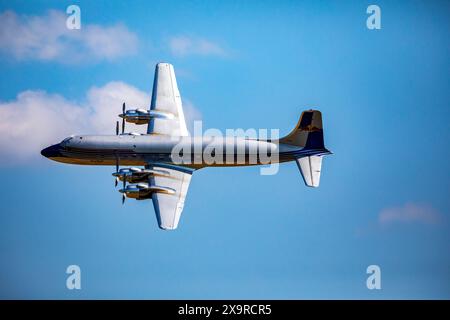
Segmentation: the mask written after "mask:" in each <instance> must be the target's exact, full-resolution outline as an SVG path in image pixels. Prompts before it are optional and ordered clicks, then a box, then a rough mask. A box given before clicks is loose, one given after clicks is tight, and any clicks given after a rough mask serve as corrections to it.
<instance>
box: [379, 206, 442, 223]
mask: <svg viewBox="0 0 450 320" xmlns="http://www.w3.org/2000/svg"><path fill="white" fill-rule="evenodd" d="M441 219H442V216H441V214H440V213H439V212H438V211H437V210H436V209H434V208H433V207H432V206H430V205H428V204H419V203H406V204H405V205H403V206H397V207H389V208H385V209H383V210H381V212H380V213H379V215H378V223H379V224H380V225H381V226H388V225H392V224H395V223H422V224H437V223H439V222H440V221H441Z"/></svg>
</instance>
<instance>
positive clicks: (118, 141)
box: [41, 63, 331, 230]
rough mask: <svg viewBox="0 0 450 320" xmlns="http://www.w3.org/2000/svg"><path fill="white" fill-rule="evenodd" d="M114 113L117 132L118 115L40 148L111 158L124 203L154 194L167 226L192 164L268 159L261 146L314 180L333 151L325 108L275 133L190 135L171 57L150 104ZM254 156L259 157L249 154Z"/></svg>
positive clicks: (76, 158)
mask: <svg viewBox="0 0 450 320" xmlns="http://www.w3.org/2000/svg"><path fill="white" fill-rule="evenodd" d="M119 117H121V118H122V130H121V131H122V132H121V133H120V134H119V122H117V123H116V135H79V136H71V137H68V138H66V139H64V140H63V141H62V142H61V143H58V144H55V145H52V146H50V147H48V148H45V149H43V150H42V151H41V154H42V155H43V156H45V157H47V158H49V159H52V160H54V161H58V162H63V163H72V164H84V165H115V166H116V172H114V173H113V176H115V177H116V186H117V183H118V182H119V181H121V182H122V183H123V187H122V189H120V190H119V191H120V192H121V193H122V202H123V201H125V197H129V198H135V199H137V200H143V199H152V200H153V206H154V208H155V213H156V217H157V220H158V225H159V227H160V228H161V229H165V230H173V229H176V228H177V226H178V221H179V219H180V215H181V212H182V210H183V207H184V201H185V198H186V194H187V190H188V187H189V182H190V181H191V176H192V173H193V172H194V171H195V170H196V169H200V168H203V167H207V166H245V165H255V164H267V162H264V161H263V160H262V157H261V156H260V154H255V152H256V153H258V152H260V151H261V150H266V152H267V154H272V155H273V154H275V153H276V154H277V155H278V156H277V157H270V162H271V163H273V162H277V163H278V162H287V161H296V162H297V165H298V167H299V169H300V171H301V173H302V176H303V179H304V182H305V184H306V185H307V186H310V187H318V186H319V181H320V172H321V167H322V156H324V155H327V154H330V153H331V152H330V151H328V150H327V149H326V148H325V146H324V141H323V129H322V115H321V113H320V111H316V110H309V111H304V112H303V113H302V115H301V117H300V120H299V122H298V123H297V126H296V127H295V128H294V130H293V131H292V132H291V133H290V134H288V135H287V136H286V137H284V138H281V139H278V140H268V139H266V140H259V139H249V138H239V137H234V138H229V137H227V138H211V137H209V138H207V137H190V136H189V133H188V130H187V128H186V123H185V119H184V114H183V109H182V104H181V97H180V93H179V91H178V86H177V82H176V79H175V73H174V69H173V66H172V65H170V64H168V63H159V64H157V65H156V70H155V78H154V82H153V93H152V99H151V104H150V110H146V109H136V110H126V107H125V103H124V104H123V110H122V114H120V115H119ZM125 122H130V123H134V124H137V125H140V124H147V125H148V127H147V134H138V133H125ZM211 146H212V147H213V148H212V149H213V150H214V151H213V152H220V153H223V155H225V157H226V158H227V161H216V162H211V161H205V159H204V158H203V154H204V152H205V150H207V149H208V148H209V149H211ZM174 150H177V152H176V155H177V156H179V157H181V160H178V159H177V160H176V159H175V158H178V157H174ZM178 150H181V152H178ZM186 150H187V151H186ZM255 150H256V151H255ZM230 152H231V153H232V156H231V157H229V156H228V155H229V154H230ZM255 155H256V158H255V159H256V161H251V157H252V156H255ZM119 166H143V167H144V168H138V167H127V168H119ZM127 183H129V184H128V185H127Z"/></svg>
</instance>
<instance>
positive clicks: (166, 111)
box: [147, 63, 189, 136]
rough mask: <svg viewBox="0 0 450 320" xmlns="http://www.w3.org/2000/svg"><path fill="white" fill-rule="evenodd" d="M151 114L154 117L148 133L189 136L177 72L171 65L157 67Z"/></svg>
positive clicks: (162, 64) (149, 124) (164, 64)
mask: <svg viewBox="0 0 450 320" xmlns="http://www.w3.org/2000/svg"><path fill="white" fill-rule="evenodd" d="M150 112H151V113H153V115H154V116H153V117H151V119H150V122H149V123H148V128H147V133H149V134H164V135H169V136H188V135H189V132H188V130H187V128H186V122H185V119H184V113H183V106H182V104H181V96H180V92H179V91H178V86H177V80H176V78H175V72H174V70H173V66H172V65H171V64H169V63H158V64H157V65H156V69H155V79H154V80H153V93H152V101H151V105H150Z"/></svg>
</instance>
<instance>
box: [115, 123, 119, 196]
mask: <svg viewBox="0 0 450 320" xmlns="http://www.w3.org/2000/svg"><path fill="white" fill-rule="evenodd" d="M117 125H119V122H117ZM118 172H119V158H118V157H117V155H116V173H118ZM118 181H119V177H116V180H115V183H114V186H115V187H117V183H118Z"/></svg>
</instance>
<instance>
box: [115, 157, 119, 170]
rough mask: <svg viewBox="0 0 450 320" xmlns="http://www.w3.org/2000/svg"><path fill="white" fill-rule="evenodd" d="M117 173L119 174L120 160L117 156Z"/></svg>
mask: <svg viewBox="0 0 450 320" xmlns="http://www.w3.org/2000/svg"><path fill="white" fill-rule="evenodd" d="M116 172H119V158H118V157H117V155H116Z"/></svg>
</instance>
